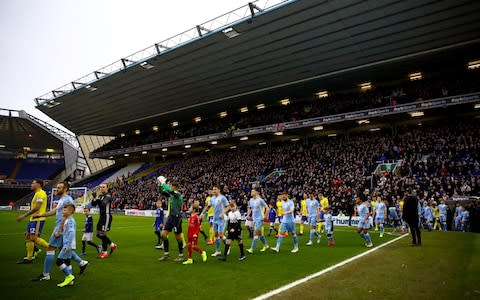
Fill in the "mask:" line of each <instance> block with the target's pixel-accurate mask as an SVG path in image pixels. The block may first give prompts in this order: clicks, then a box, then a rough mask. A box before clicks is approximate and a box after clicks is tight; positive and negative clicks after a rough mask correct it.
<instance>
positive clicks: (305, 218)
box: [300, 216, 308, 222]
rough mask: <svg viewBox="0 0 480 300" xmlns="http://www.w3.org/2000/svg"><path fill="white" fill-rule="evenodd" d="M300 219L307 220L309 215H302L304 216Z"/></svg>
mask: <svg viewBox="0 0 480 300" xmlns="http://www.w3.org/2000/svg"><path fill="white" fill-rule="evenodd" d="M300 220H301V221H303V222H306V221H307V220H308V217H307V216H302V218H301V219H300Z"/></svg>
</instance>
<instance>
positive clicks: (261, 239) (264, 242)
mask: <svg viewBox="0 0 480 300" xmlns="http://www.w3.org/2000/svg"><path fill="white" fill-rule="evenodd" d="M260 241H262V243H263V244H264V245H267V239H265V236H264V235H262V236H261V237H260Z"/></svg>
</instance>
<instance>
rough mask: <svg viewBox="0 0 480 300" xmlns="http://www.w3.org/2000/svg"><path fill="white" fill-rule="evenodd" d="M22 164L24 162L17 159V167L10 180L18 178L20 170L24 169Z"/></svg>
mask: <svg viewBox="0 0 480 300" xmlns="http://www.w3.org/2000/svg"><path fill="white" fill-rule="evenodd" d="M22 163H23V161H22V160H21V159H17V161H16V163H15V167H14V168H13V170H12V173H11V174H10V177H9V178H11V179H15V178H17V175H18V172H20V170H21V169H22Z"/></svg>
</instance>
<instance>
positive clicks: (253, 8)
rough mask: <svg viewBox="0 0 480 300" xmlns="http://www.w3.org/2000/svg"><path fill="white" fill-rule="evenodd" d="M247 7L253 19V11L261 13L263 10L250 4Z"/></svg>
mask: <svg viewBox="0 0 480 300" xmlns="http://www.w3.org/2000/svg"><path fill="white" fill-rule="evenodd" d="M248 7H249V8H250V14H251V15H252V18H253V17H255V10H257V11H258V12H262V11H263V9H261V8H260V7H258V6H257V5H255V4H253V3H252V2H248Z"/></svg>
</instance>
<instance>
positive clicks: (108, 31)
mask: <svg viewBox="0 0 480 300" xmlns="http://www.w3.org/2000/svg"><path fill="white" fill-rule="evenodd" d="M247 3H248V0H156V1H154V0H133V1H132V0H76V1H74V0H42V1H39V0H0V59H1V61H2V63H1V67H0V108H9V109H17V110H25V111H27V112H28V113H30V114H32V115H35V116H37V117H39V118H40V119H42V120H45V121H48V122H51V123H52V124H56V123H54V122H52V120H51V119H50V118H48V117H47V116H46V115H45V114H43V113H42V112H40V111H39V110H37V109H35V106H34V100H33V99H34V98H36V97H39V96H41V95H43V94H44V93H47V92H48V91H51V90H53V89H56V88H58V87H60V86H62V85H64V84H66V83H69V82H71V81H73V80H75V79H77V78H80V77H82V76H84V75H86V74H88V73H90V72H92V71H94V70H96V69H99V68H101V67H103V66H105V65H108V64H110V63H112V62H114V61H116V60H118V59H120V58H121V57H125V56H127V55H129V54H132V53H134V52H136V51H138V50H140V49H143V48H145V47H147V46H150V45H153V44H154V43H156V42H160V41H162V40H164V39H166V38H169V37H171V36H173V35H175V34H178V33H180V32H182V31H184V30H186V29H189V28H191V27H194V26H195V25H197V24H200V23H203V22H205V21H208V20H210V19H212V18H215V17H217V16H220V15H222V14H224V13H226V12H228V11H230V10H233V9H235V8H238V7H240V6H243V5H246V4H247Z"/></svg>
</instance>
